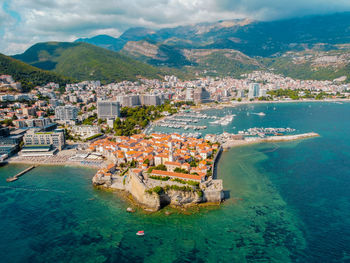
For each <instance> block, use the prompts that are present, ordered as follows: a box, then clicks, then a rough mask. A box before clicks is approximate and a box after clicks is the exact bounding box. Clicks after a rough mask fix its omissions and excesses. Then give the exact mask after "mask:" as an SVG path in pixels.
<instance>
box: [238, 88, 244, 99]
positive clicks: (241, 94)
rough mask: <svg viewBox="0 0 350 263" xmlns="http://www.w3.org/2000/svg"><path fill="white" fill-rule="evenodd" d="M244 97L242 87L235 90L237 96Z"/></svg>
mask: <svg viewBox="0 0 350 263" xmlns="http://www.w3.org/2000/svg"><path fill="white" fill-rule="evenodd" d="M244 97H245V94H244V90H243V89H239V90H237V98H244Z"/></svg>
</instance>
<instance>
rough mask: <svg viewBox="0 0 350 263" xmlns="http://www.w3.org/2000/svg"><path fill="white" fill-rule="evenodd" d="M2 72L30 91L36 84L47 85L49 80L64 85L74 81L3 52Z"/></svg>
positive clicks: (0, 55)
mask: <svg viewBox="0 0 350 263" xmlns="http://www.w3.org/2000/svg"><path fill="white" fill-rule="evenodd" d="M0 74H5V75H11V76H12V77H13V79H14V80H15V81H19V82H21V83H22V88H23V90H24V91H29V90H31V89H32V88H34V87H35V86H38V85H45V84H47V83H49V82H55V83H58V84H60V86H63V85H65V84H66V83H67V82H71V81H73V80H72V79H69V78H66V77H62V76H60V75H58V74H56V73H53V72H49V71H45V70H41V69H39V68H36V67H33V66H30V65H28V64H25V63H23V62H21V61H18V60H16V59H13V58H11V57H8V56H5V55H3V54H0Z"/></svg>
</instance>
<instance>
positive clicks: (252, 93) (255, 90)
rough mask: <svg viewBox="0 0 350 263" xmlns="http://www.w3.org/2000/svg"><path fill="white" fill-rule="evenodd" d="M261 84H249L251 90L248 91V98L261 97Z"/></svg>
mask: <svg viewBox="0 0 350 263" xmlns="http://www.w3.org/2000/svg"><path fill="white" fill-rule="evenodd" d="M259 90H260V87H259V84H258V83H251V84H250V86H249V91H248V98H249V99H253V98H257V97H259Z"/></svg>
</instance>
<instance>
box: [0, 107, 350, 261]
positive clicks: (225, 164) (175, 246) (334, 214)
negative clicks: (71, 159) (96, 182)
mask: <svg viewBox="0 0 350 263" xmlns="http://www.w3.org/2000/svg"><path fill="white" fill-rule="evenodd" d="M274 106H275V107H276V110H274V109H273V107H274ZM250 107H251V106H241V107H240V108H236V109H230V110H224V111H226V112H227V111H232V113H234V114H237V117H236V118H235V120H234V122H233V123H232V125H229V126H227V127H225V130H226V131H228V132H229V131H231V130H233V129H234V128H233V127H236V129H237V130H241V129H246V128H249V127H287V126H289V127H291V128H296V129H297V132H309V131H315V132H318V133H319V134H320V135H321V137H319V138H312V139H307V140H302V141H295V142H285V143H277V144H258V145H251V146H245V147H238V148H234V149H231V150H230V151H228V152H225V153H224V154H223V155H222V158H221V160H220V164H219V167H218V177H219V178H221V179H223V180H224V186H225V190H226V191H227V193H228V195H229V198H228V200H226V201H225V202H224V203H223V205H221V206H220V207H211V208H201V209H200V212H196V213H193V212H192V213H191V212H188V213H185V214H183V213H178V212H176V211H175V210H171V209H168V208H166V209H167V210H170V211H171V212H173V213H172V214H171V215H170V216H166V215H165V214H164V210H162V211H160V212H158V213H155V214H145V213H143V212H142V211H139V210H138V211H137V212H136V213H134V214H128V213H126V212H125V209H126V207H127V206H129V204H128V203H127V202H125V201H123V200H122V199H121V198H120V197H119V196H118V195H117V194H116V193H113V192H105V191H101V190H97V189H94V188H93V187H92V186H91V178H92V176H93V174H94V172H95V171H94V170H91V169H82V168H74V167H50V166H42V167H39V168H36V169H34V170H32V171H31V172H29V173H28V174H26V175H24V176H23V177H21V178H20V179H19V180H18V181H16V182H13V183H10V184H9V183H7V182H6V181H5V178H6V177H8V176H10V175H13V174H15V173H16V172H18V171H20V170H21V169H23V168H24V167H26V166H22V165H8V166H5V167H1V168H0V262H349V261H350V200H349V199H350V192H349V190H350V161H349V157H350V139H349V135H350V104H335V103H302V104H289V103H288V104H276V105H255V106H254V109H252V108H250ZM247 111H249V112H261V111H263V112H265V113H266V116H265V117H259V116H257V115H252V114H250V115H249V116H247V114H246V112H247ZM208 114H217V115H224V114H225V112H223V111H218V110H213V111H210V112H209V113H208ZM208 130H210V132H220V131H222V127H221V126H220V127H210V128H209V129H208ZM138 230H145V233H146V235H145V236H144V237H137V236H136V235H135V233H136V232H137V231H138Z"/></svg>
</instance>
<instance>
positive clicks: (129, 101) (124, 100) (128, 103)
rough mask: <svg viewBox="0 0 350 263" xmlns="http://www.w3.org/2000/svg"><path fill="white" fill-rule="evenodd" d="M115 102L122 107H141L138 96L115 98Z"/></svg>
mask: <svg viewBox="0 0 350 263" xmlns="http://www.w3.org/2000/svg"><path fill="white" fill-rule="evenodd" d="M117 101H118V102H119V103H120V104H121V105H122V106H123V107H134V106H139V105H141V103H140V96H139V95H121V96H118V97H117Z"/></svg>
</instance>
